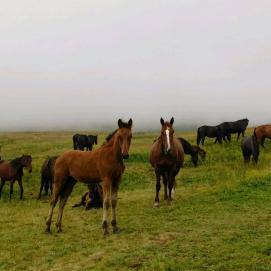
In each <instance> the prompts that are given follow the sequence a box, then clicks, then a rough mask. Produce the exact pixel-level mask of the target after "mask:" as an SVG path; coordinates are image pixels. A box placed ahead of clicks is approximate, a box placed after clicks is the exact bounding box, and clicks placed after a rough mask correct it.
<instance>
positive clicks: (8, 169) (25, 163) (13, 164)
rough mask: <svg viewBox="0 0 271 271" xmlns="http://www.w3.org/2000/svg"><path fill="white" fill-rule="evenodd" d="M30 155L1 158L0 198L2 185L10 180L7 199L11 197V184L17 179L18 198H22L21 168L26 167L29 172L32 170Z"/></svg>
mask: <svg viewBox="0 0 271 271" xmlns="http://www.w3.org/2000/svg"><path fill="white" fill-rule="evenodd" d="M31 163H32V157H31V156H30V155H23V156H21V157H19V158H16V159H14V160H11V161H6V160H1V161H0V178H1V185H0V198H1V193H2V189H3V186H4V184H5V182H6V181H10V191H9V199H11V195H12V194H13V184H14V182H15V181H18V184H19V186H20V199H22V198H23V191H24V189H23V183H22V177H23V169H24V168H26V169H27V170H28V172H29V173H31V172H32V164H31Z"/></svg>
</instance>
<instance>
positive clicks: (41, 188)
mask: <svg viewBox="0 0 271 271" xmlns="http://www.w3.org/2000/svg"><path fill="white" fill-rule="evenodd" d="M43 186H44V178H43V177H41V181H40V193H39V196H38V199H40V198H41V193H42V190H43Z"/></svg>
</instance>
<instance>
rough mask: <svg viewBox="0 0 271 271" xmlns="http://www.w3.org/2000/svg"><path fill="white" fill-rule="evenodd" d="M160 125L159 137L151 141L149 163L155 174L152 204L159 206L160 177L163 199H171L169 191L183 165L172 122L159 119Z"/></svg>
mask: <svg viewBox="0 0 271 271" xmlns="http://www.w3.org/2000/svg"><path fill="white" fill-rule="evenodd" d="M160 123H161V125H162V129H161V135H160V137H159V138H158V139H157V140H156V141H155V142H154V143H153V145H152V148H151V153H150V163H151V165H152V167H153V168H154V170H155V175H156V197H155V203H154V206H155V207H158V206H159V191H160V188H161V184H160V179H161V176H163V183H164V199H165V200H169V201H171V200H172V197H171V192H172V188H173V187H174V185H175V176H176V175H177V174H178V172H179V170H180V168H181V167H182V166H183V161H184V151H183V147H182V145H181V143H180V141H179V140H178V139H176V138H175V137H174V130H173V127H172V125H173V123H174V118H171V120H170V122H168V121H164V120H163V119H162V118H161V119H160Z"/></svg>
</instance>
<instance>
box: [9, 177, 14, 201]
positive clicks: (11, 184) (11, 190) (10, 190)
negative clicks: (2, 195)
mask: <svg viewBox="0 0 271 271" xmlns="http://www.w3.org/2000/svg"><path fill="white" fill-rule="evenodd" d="M14 182H15V180H11V181H10V189H9V200H11V195H12V194H13V184H14Z"/></svg>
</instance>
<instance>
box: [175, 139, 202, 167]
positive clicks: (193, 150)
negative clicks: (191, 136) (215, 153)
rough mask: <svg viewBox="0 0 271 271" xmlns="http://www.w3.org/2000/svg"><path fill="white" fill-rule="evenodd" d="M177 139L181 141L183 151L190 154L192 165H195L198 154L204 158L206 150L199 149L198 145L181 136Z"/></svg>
mask: <svg viewBox="0 0 271 271" xmlns="http://www.w3.org/2000/svg"><path fill="white" fill-rule="evenodd" d="M178 140H179V141H180V142H181V144H182V146H183V150H184V153H185V154H188V155H190V156H191V160H192V162H193V164H194V166H195V167H197V165H198V159H199V155H200V157H201V159H202V160H204V159H205V156H206V152H205V151H204V150H203V149H201V148H200V147H199V146H194V145H191V144H190V143H189V142H188V141H187V140H185V139H184V138H182V137H179V138H178Z"/></svg>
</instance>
